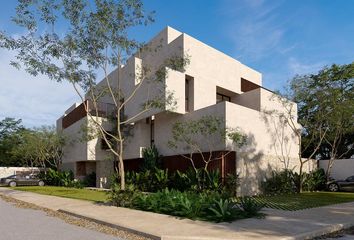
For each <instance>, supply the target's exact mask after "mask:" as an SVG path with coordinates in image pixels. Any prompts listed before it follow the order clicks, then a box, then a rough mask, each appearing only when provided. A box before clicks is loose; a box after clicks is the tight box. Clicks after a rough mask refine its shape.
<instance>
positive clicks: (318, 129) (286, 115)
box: [262, 92, 326, 192]
mask: <svg viewBox="0 0 354 240" xmlns="http://www.w3.org/2000/svg"><path fill="white" fill-rule="evenodd" d="M289 93H290V94H289ZM291 94H293V92H288V94H287V95H281V94H280V93H279V94H272V95H271V96H270V100H275V101H277V102H278V103H280V108H279V109H273V110H266V109H264V110H262V112H263V115H264V116H263V117H264V119H265V120H266V122H268V123H269V120H268V119H269V117H271V118H272V119H278V121H277V122H278V123H280V124H279V125H277V124H276V125H275V132H276V144H280V150H281V151H280V153H281V161H282V162H284V164H285V166H287V164H286V161H288V156H287V151H286V145H287V142H288V141H290V139H286V137H285V136H286V135H284V134H283V133H282V132H279V131H284V129H285V128H289V129H291V132H292V136H291V137H292V138H294V140H295V141H296V143H297V145H298V147H299V150H298V154H297V158H298V162H299V179H298V182H297V183H296V184H297V190H298V191H299V192H302V189H303V183H304V181H305V179H304V174H303V171H304V166H305V164H306V163H308V162H309V161H311V160H312V159H313V157H314V156H315V154H316V152H317V150H318V149H319V147H320V145H321V143H322V141H323V138H324V136H325V133H326V130H323V119H324V117H323V116H322V114H321V113H320V114H318V115H316V116H314V117H315V119H316V121H309V120H308V119H302V121H301V124H298V121H299V120H298V114H297V108H296V104H295V103H294V102H293V101H291V100H290V99H292V97H293V95H291ZM273 123H274V120H273ZM308 130H311V131H308ZM303 136H306V137H307V138H308V139H309V141H308V142H307V143H306V144H304V142H303V140H302V138H303ZM314 139H316V140H317V141H314ZM310 146H313V148H312V151H309V147H310ZM305 151H307V152H308V153H309V154H308V155H306V157H303V155H304V152H305Z"/></svg>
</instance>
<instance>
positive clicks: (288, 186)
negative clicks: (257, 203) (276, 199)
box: [261, 170, 299, 194]
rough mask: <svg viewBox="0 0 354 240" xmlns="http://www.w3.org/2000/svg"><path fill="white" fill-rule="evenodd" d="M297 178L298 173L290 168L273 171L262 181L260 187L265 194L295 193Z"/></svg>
mask: <svg viewBox="0 0 354 240" xmlns="http://www.w3.org/2000/svg"><path fill="white" fill-rule="evenodd" d="M298 179H299V177H298V174H297V173H294V172H293V171H291V170H283V171H281V172H276V171H273V172H272V174H271V177H270V178H268V179H267V180H266V181H265V182H263V183H262V185H261V188H262V190H263V193H265V194H291V193H296V192H297V187H296V186H298V185H297V181H299V180H298Z"/></svg>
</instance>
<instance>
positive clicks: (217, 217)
mask: <svg viewBox="0 0 354 240" xmlns="http://www.w3.org/2000/svg"><path fill="white" fill-rule="evenodd" d="M208 210H209V212H210V214H209V215H208V217H209V218H210V219H212V220H213V221H215V222H231V221H232V220H234V219H235V218H236V216H237V215H239V217H241V216H242V215H243V214H242V212H241V211H240V210H239V209H238V208H237V204H236V203H235V202H233V201H231V200H228V199H219V200H214V203H213V205H212V206H211V207H209V208H208Z"/></svg>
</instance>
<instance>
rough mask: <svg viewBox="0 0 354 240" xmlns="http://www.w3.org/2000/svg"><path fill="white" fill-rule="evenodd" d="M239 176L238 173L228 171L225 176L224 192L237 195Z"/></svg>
mask: <svg viewBox="0 0 354 240" xmlns="http://www.w3.org/2000/svg"><path fill="white" fill-rule="evenodd" d="M239 180H240V179H239V176H238V174H231V173H228V174H227V175H226V178H225V184H224V192H226V193H227V194H230V196H233V197H235V196H236V193H237V187H238V186H239V184H240V183H239Z"/></svg>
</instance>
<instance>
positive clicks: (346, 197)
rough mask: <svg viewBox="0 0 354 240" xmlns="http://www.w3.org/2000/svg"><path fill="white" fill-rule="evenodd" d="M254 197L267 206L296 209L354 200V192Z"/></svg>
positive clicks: (288, 209) (289, 209)
mask: <svg viewBox="0 0 354 240" xmlns="http://www.w3.org/2000/svg"><path fill="white" fill-rule="evenodd" d="M254 199H255V201H256V202H258V203H260V204H264V206H265V207H267V208H273V209H281V210H287V211H296V210H303V209H308V208H315V207H322V206H327V205H332V204H339V203H346V202H354V193H348V192H304V193H300V194H283V195H273V196H258V197H255V198H254Z"/></svg>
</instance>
